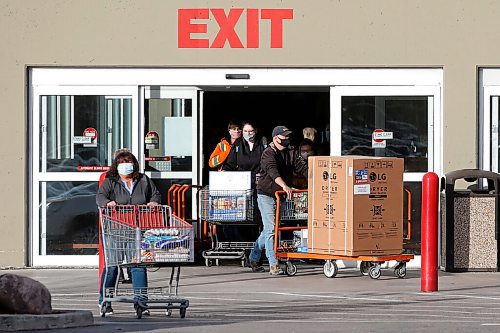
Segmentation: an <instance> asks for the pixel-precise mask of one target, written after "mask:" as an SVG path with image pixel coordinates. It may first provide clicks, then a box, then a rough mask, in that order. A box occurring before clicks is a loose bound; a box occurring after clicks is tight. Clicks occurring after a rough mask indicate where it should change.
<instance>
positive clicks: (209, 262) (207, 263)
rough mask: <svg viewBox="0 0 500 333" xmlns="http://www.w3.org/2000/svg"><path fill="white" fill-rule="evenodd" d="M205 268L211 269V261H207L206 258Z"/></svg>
mask: <svg viewBox="0 0 500 333" xmlns="http://www.w3.org/2000/svg"><path fill="white" fill-rule="evenodd" d="M205 266H207V267H211V266H212V260H211V259H208V258H205Z"/></svg>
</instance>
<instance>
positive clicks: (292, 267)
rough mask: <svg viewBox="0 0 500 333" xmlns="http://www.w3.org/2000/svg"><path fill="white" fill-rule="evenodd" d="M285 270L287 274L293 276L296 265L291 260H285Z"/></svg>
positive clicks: (295, 271) (295, 272)
mask: <svg viewBox="0 0 500 333" xmlns="http://www.w3.org/2000/svg"><path fill="white" fill-rule="evenodd" d="M285 272H286V275H288V276H294V275H295V274H297V266H296V265H294V264H293V263H291V262H287V263H286V267H285Z"/></svg>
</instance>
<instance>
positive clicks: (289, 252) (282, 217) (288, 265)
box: [274, 190, 414, 279]
mask: <svg viewBox="0 0 500 333" xmlns="http://www.w3.org/2000/svg"><path fill="white" fill-rule="evenodd" d="M300 193H303V194H302V196H304V197H305V200H301V201H300V205H301V206H302V205H304V201H305V207H307V195H306V194H307V190H298V191H293V193H292V200H290V199H288V198H286V193H285V192H284V191H277V192H276V225H275V238H274V251H275V254H276V259H278V261H280V262H285V269H284V270H285V272H286V274H287V275H289V276H294V275H295V274H296V273H297V266H296V265H295V264H294V261H297V260H324V265H323V273H324V274H325V276H326V277H328V278H333V277H335V276H336V275H337V273H338V270H339V269H338V265H337V260H350V261H358V262H361V263H360V272H361V274H362V275H368V276H370V277H371V278H372V279H378V278H379V277H380V276H381V275H382V264H384V263H385V262H387V261H397V262H398V263H397V264H396V266H395V267H394V275H396V276H397V277H398V278H404V277H405V276H406V263H407V262H408V261H410V260H412V259H413V258H414V256H413V254H399V255H380V256H343V255H333V254H320V253H307V252H297V250H299V249H300V247H299V246H297V245H296V244H294V241H293V240H281V239H280V236H281V235H282V233H283V232H286V231H288V232H293V231H302V230H304V229H305V230H307V223H306V224H305V225H304V224H300V223H296V222H298V221H299V220H300V221H302V220H303V219H304V218H305V220H306V221H307V210H306V211H305V212H304V209H303V208H302V207H297V200H294V199H295V198H294V197H293V196H298V194H300ZM291 224H295V225H294V226H291ZM302 250H304V249H302Z"/></svg>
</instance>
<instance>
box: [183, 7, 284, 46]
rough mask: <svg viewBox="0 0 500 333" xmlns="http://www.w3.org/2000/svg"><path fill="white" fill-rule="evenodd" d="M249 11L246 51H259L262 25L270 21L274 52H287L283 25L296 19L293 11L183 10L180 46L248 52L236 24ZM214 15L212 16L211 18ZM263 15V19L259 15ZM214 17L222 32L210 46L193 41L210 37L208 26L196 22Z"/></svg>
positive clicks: (207, 40) (207, 41)
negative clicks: (197, 35)
mask: <svg viewBox="0 0 500 333" xmlns="http://www.w3.org/2000/svg"><path fill="white" fill-rule="evenodd" d="M245 11H246V48H259V47H260V45H259V43H260V21H262V20H269V22H270V32H271V36H270V37H271V43H270V44H271V45H270V46H271V48H275V49H281V48H283V21H284V20H292V19H293V9H276V8H269V9H246V10H245V9H242V8H231V9H229V12H228V13H227V14H226V11H225V10H224V9H221V8H198V9H188V8H185V9H179V10H178V21H177V34H178V35H177V45H178V47H179V48H183V49H186V48H187V49H192V48H223V47H224V46H225V45H226V42H227V43H228V44H229V47H230V48H234V49H241V48H245V46H244V45H243V43H242V42H241V39H240V36H238V33H237V32H236V29H235V27H236V24H237V23H238V22H239V20H240V17H241V16H242V14H243V12H245ZM210 14H211V15H210ZM259 14H260V15H259ZM210 16H212V17H213V18H214V19H215V21H216V22H217V24H218V26H219V31H218V33H217V35H216V36H215V38H214V39H213V40H212V43H210V40H209V38H193V37H192V36H191V35H192V34H206V33H207V30H208V29H207V23H202V22H198V23H193V22H192V20H198V21H201V20H205V21H206V20H209V21H210V18H211V17H210Z"/></svg>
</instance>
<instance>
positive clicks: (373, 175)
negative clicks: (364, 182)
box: [370, 172, 387, 182]
mask: <svg viewBox="0 0 500 333" xmlns="http://www.w3.org/2000/svg"><path fill="white" fill-rule="evenodd" d="M376 180H387V175H386V174H385V173H380V174H377V173H375V172H371V173H370V181H372V182H374V181H376Z"/></svg>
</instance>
